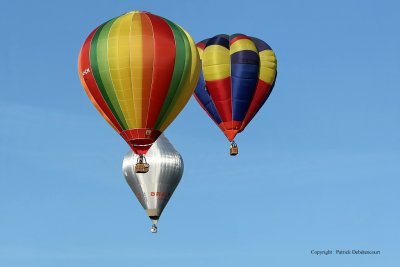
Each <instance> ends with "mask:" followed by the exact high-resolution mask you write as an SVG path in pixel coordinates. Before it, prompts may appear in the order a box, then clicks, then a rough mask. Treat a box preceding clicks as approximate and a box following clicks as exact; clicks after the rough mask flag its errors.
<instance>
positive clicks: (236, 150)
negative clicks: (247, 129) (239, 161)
mask: <svg viewBox="0 0 400 267" xmlns="http://www.w3.org/2000/svg"><path fill="white" fill-rule="evenodd" d="M238 153H239V149H238V148H237V147H231V149H230V154H231V156H236V155H237V154H238Z"/></svg>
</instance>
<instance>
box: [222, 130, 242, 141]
mask: <svg viewBox="0 0 400 267" xmlns="http://www.w3.org/2000/svg"><path fill="white" fill-rule="evenodd" d="M238 132H239V130H225V131H224V134H225V136H226V137H227V138H228V140H229V141H230V142H232V140H233V139H235V136H236V135H237V133H238Z"/></svg>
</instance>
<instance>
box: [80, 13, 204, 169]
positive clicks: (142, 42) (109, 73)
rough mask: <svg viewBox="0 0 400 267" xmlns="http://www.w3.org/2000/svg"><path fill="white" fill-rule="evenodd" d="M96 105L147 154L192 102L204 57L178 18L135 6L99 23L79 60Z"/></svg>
mask: <svg viewBox="0 0 400 267" xmlns="http://www.w3.org/2000/svg"><path fill="white" fill-rule="evenodd" d="M78 70H79V76H80V79H81V82H82V85H83V87H84V89H85V91H86V93H87V95H88V97H89V98H90V100H91V102H92V103H93V105H94V106H95V107H96V109H97V110H98V111H99V112H100V114H101V115H102V116H103V117H104V119H105V120H106V121H107V122H108V123H109V124H110V125H111V126H112V127H113V128H114V129H115V131H117V132H118V133H119V134H120V135H121V136H122V137H123V138H124V139H125V141H126V142H127V143H128V144H129V145H130V147H131V148H132V150H133V151H134V152H135V153H136V154H138V155H139V157H138V164H137V165H136V170H137V171H139V172H146V171H148V166H149V165H148V164H147V163H146V159H145V158H144V155H145V154H146V152H147V151H148V150H149V148H150V147H151V145H152V144H153V143H154V141H155V140H157V138H158V137H159V136H160V134H161V133H162V132H163V131H164V130H165V129H166V128H167V127H168V125H169V124H170V123H171V122H172V121H173V120H174V119H175V117H176V116H177V115H178V114H179V112H180V111H181V110H182V109H183V107H184V106H185V105H186V103H187V102H188V100H189V98H190V96H191V95H192V93H193V90H194V88H195V86H196V83H197V81H198V76H199V72H200V61H199V56H198V53H197V51H196V46H195V44H194V42H193V40H192V38H191V37H190V35H189V34H188V33H187V32H186V31H185V30H183V29H182V28H181V27H180V26H178V25H177V24H175V23H173V22H171V21H169V20H167V19H165V18H162V17H159V16H156V15H153V14H150V13H148V12H141V11H132V12H129V13H126V14H123V15H121V16H119V17H116V18H114V19H111V20H109V21H107V22H105V23H104V24H102V25H100V26H99V27H97V28H96V29H95V30H93V31H92V33H90V35H89V36H88V38H87V39H86V41H85V42H84V44H83V46H82V48H81V51H80V54H79V62H78Z"/></svg>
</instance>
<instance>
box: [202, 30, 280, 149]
mask: <svg viewBox="0 0 400 267" xmlns="http://www.w3.org/2000/svg"><path fill="white" fill-rule="evenodd" d="M197 48H198V51H199V54H200V59H201V62H202V71H201V73H200V78H199V81H198V84H197V87H196V89H195V92H194V96H195V98H196V100H197V101H198V103H199V104H200V105H201V107H202V108H203V109H204V110H205V111H206V112H207V114H208V115H209V116H210V118H211V119H212V120H213V121H214V122H215V123H216V124H217V125H218V127H219V128H220V129H221V130H222V131H223V132H224V134H225V136H226V137H227V138H228V140H229V141H231V142H232V143H231V155H236V154H237V152H238V150H237V146H236V143H235V142H234V138H235V136H236V135H237V134H238V133H240V132H242V131H243V130H244V129H245V127H246V126H247V125H248V124H249V122H250V121H251V119H252V118H253V117H254V116H255V115H256V113H257V112H258V111H259V109H260V108H261V107H262V105H263V104H264V103H265V101H266V100H267V98H268V96H269V94H270V93H271V91H272V89H273V87H274V84H275V79H276V75H277V62H276V57H275V53H274V52H273V51H272V49H271V47H270V46H269V45H268V44H267V43H265V42H264V41H262V40H260V39H257V38H255V37H249V36H246V35H244V34H234V35H231V36H229V35H225V34H220V35H217V36H214V37H212V38H210V39H206V40H203V41H201V42H199V43H198V44H197Z"/></svg>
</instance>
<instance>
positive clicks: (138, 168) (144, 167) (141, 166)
mask: <svg viewBox="0 0 400 267" xmlns="http://www.w3.org/2000/svg"><path fill="white" fill-rule="evenodd" d="M148 171H149V164H148V163H136V165H135V172H136V173H146V172H148Z"/></svg>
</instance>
